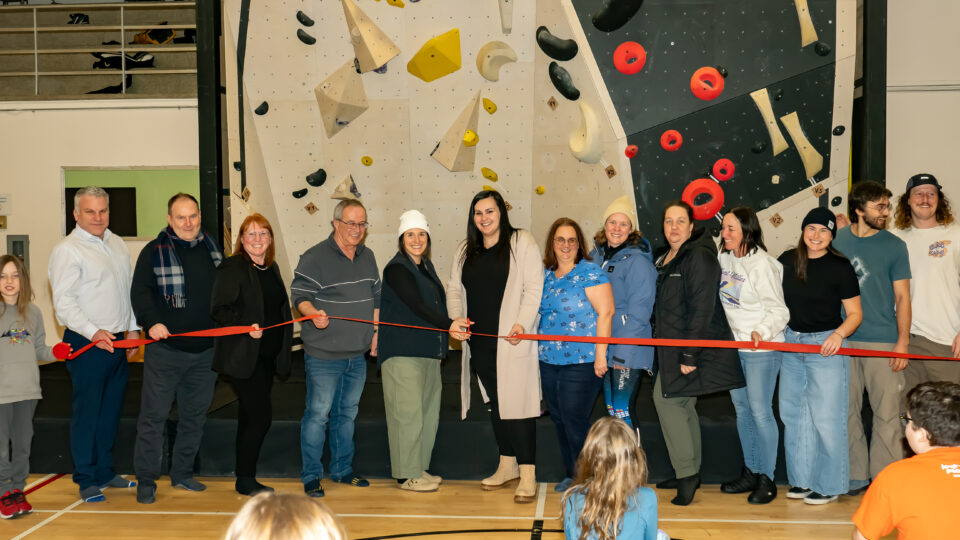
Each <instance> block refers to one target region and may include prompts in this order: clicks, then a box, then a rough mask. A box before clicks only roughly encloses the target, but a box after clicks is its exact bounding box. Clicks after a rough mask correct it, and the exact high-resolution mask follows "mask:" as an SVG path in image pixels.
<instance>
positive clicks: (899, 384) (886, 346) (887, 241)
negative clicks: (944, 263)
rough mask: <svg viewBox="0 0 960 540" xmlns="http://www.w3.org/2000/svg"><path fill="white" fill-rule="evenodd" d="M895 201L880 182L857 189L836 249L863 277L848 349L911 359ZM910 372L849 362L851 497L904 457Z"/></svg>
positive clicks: (905, 270) (904, 259) (905, 269)
mask: <svg viewBox="0 0 960 540" xmlns="http://www.w3.org/2000/svg"><path fill="white" fill-rule="evenodd" d="M891 195H892V194H891V193H890V190H888V189H887V188H886V187H884V186H882V185H880V184H879V183H877V182H872V181H864V182H860V183H858V184H856V185H855V186H854V188H853V190H852V191H851V192H850V198H849V200H848V207H849V211H848V212H849V215H850V221H851V222H852V224H851V225H850V226H849V227H846V228H843V229H840V230H839V231H838V232H837V238H836V240H834V241H833V245H834V247H836V248H837V249H838V250H840V252H842V253H843V254H844V255H846V256H847V258H848V259H850V263H851V264H852V265H853V268H854V270H856V272H857V279H858V280H859V282H860V301H861V302H862V304H863V322H862V323H861V324H860V326H859V327H858V328H857V331H856V332H854V333H853V335H851V336H850V338H849V340H848V341H847V345H846V346H848V347H854V348H861V349H876V350H878V351H895V352H903V353H905V352H907V345H908V343H909V341H910V317H911V315H910V260H909V257H908V255H907V245H906V244H905V243H904V242H903V240H900V239H899V238H897V237H896V236H894V235H893V234H892V233H891V232H890V231H887V230H886V224H887V218H888V217H889V216H890V196H891ZM883 360H888V361H887V362H884V361H883ZM905 367H907V360H905V359H899V358H887V357H883V356H879V357H875V358H874V357H856V356H852V357H850V407H849V418H848V424H847V434H848V435H847V436H848V439H849V444H850V492H849V493H848V495H857V494H859V493H861V492H863V491H864V490H866V488H867V486H868V485H870V479H871V478H875V477H876V475H877V474H878V473H879V472H880V471H881V470H882V469H883V468H884V467H886V466H887V465H889V464H890V463H893V462H894V461H897V460H899V459H902V458H903V445H902V443H901V440H900V439H901V437H902V431H901V430H900V422H899V414H900V412H899V411H900V396H901V395H902V392H903V384H904V382H903V373H902V372H903V369H904V368H905ZM864 389H866V391H867V395H868V397H869V399H870V408H871V409H873V435H872V437H871V443H870V450H869V454H868V452H867V439H866V436H865V434H864V428H863V423H862V421H861V420H860V418H861V417H860V411H861V408H862V406H863V391H864Z"/></svg>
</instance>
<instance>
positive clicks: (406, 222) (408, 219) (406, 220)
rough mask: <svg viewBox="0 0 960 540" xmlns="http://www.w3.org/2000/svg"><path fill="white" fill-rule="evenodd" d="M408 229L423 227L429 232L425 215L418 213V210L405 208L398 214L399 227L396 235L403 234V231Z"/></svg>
mask: <svg viewBox="0 0 960 540" xmlns="http://www.w3.org/2000/svg"><path fill="white" fill-rule="evenodd" d="M410 229H423V230H425V231H427V234H430V226H429V225H427V216H425V215H423V214H421V213H420V211H419V210H407V211H406V212H404V213H403V214H401V215H400V228H399V229H397V236H403V233H405V232H407V231H409V230H410Z"/></svg>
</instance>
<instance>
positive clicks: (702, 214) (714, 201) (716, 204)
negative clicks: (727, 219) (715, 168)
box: [680, 178, 723, 220]
mask: <svg viewBox="0 0 960 540" xmlns="http://www.w3.org/2000/svg"><path fill="white" fill-rule="evenodd" d="M704 194H706V195H710V200H709V201H707V202H705V203H703V204H694V201H695V200H696V199H697V197H698V196H700V195H704ZM680 198H681V199H683V202H685V203H687V204H689V205H690V206H692V207H693V219H696V220H704V219H710V218H712V217H713V216H715V215H716V214H717V212H719V211H720V208H722V207H723V188H721V187H720V184H718V183H716V182H714V181H713V180H711V179H709V178H697V179H696V180H694V181H693V182H690V183H689V184H687V187H686V188H684V189H683V195H682V196H681V197H680Z"/></svg>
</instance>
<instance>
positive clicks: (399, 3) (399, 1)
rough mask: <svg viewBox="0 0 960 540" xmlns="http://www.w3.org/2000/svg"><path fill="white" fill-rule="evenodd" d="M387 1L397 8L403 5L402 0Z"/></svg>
mask: <svg viewBox="0 0 960 540" xmlns="http://www.w3.org/2000/svg"><path fill="white" fill-rule="evenodd" d="M387 3H388V4H390V5H391V6H393V7H398V8H402V7H403V0H387Z"/></svg>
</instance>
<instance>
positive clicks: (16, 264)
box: [0, 253, 33, 318]
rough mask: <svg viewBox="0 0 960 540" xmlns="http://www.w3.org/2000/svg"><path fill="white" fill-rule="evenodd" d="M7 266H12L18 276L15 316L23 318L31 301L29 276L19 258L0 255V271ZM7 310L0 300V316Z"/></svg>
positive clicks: (5, 304) (31, 293) (31, 289)
mask: <svg viewBox="0 0 960 540" xmlns="http://www.w3.org/2000/svg"><path fill="white" fill-rule="evenodd" d="M8 264H13V268H14V270H15V271H16V272H17V275H18V276H20V293H19V295H18V296H17V314H18V315H20V317H21V318H25V317H26V315H27V308H28V307H30V302H31V301H33V288H31V287H30V274H29V273H28V272H27V268H26V267H25V266H24V265H23V261H21V260H20V257H17V256H16V255H10V254H9V253H8V254H6V255H0V271H2V270H3V268H4V267H5V266H7V265H8ZM6 310H7V303H6V302H4V301H3V300H0V315H3V313H4V312H5V311H6Z"/></svg>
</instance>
